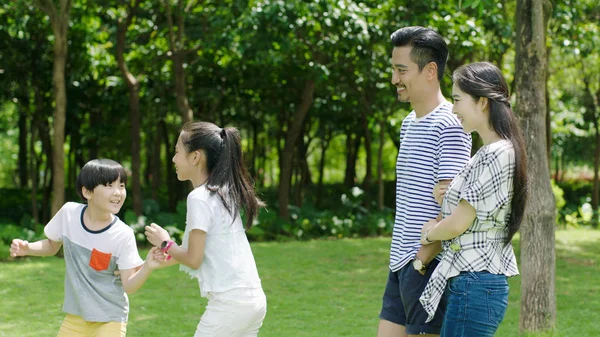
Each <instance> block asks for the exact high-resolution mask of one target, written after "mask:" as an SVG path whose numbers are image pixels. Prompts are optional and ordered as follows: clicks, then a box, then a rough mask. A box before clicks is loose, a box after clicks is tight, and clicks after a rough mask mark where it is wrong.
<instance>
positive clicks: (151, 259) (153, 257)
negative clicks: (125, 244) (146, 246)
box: [145, 247, 167, 270]
mask: <svg viewBox="0 0 600 337" xmlns="http://www.w3.org/2000/svg"><path fill="white" fill-rule="evenodd" d="M166 257H167V254H165V253H163V252H161V251H160V249H159V248H157V247H152V249H150V250H149V251H148V254H147V255H146V261H145V263H146V265H147V266H148V268H149V269H150V270H154V269H159V268H161V267H163V265H164V264H165V261H166Z"/></svg>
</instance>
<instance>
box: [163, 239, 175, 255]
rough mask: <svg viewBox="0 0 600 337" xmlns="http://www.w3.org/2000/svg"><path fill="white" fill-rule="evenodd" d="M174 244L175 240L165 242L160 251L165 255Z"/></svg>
mask: <svg viewBox="0 0 600 337" xmlns="http://www.w3.org/2000/svg"><path fill="white" fill-rule="evenodd" d="M174 243H175V242H174V241H173V240H165V241H163V242H162V244H161V245H160V250H162V252H163V253H166V252H167V251H168V250H169V248H171V246H172V245H173V244H174Z"/></svg>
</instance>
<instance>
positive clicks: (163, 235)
mask: <svg viewBox="0 0 600 337" xmlns="http://www.w3.org/2000/svg"><path fill="white" fill-rule="evenodd" d="M145 230H146V231H145V233H144V234H146V239H147V240H148V242H150V243H151V244H152V245H153V246H155V247H159V248H160V246H161V244H162V243H163V241H169V240H171V236H170V235H169V233H168V232H167V231H166V230H165V229H164V228H162V227H160V226H159V225H157V224H155V223H151V224H150V226H146V227H145Z"/></svg>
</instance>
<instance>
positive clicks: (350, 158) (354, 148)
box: [344, 130, 362, 188]
mask: <svg viewBox="0 0 600 337" xmlns="http://www.w3.org/2000/svg"><path fill="white" fill-rule="evenodd" d="M361 138H362V137H361V135H360V134H355V133H353V132H352V130H349V131H348V133H347V134H346V173H345V175H344V186H346V187H347V188H351V187H353V186H354V184H355V178H356V159H357V157H358V149H359V148H360V141H361Z"/></svg>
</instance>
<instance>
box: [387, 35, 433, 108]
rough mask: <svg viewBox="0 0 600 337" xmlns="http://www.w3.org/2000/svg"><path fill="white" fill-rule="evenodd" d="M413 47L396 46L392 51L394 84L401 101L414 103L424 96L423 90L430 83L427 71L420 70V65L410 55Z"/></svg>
mask: <svg viewBox="0 0 600 337" xmlns="http://www.w3.org/2000/svg"><path fill="white" fill-rule="evenodd" d="M411 51H412V47H410V46H405V47H394V50H393V51H392V60H391V63H392V69H393V73H392V84H393V85H394V86H396V89H397V90H396V92H397V94H398V100H399V101H400V102H411V103H414V102H416V101H418V100H420V99H422V98H421V97H422V96H423V94H422V92H423V91H424V90H423V89H424V88H425V86H427V85H428V81H427V72H426V71H425V70H426V68H427V66H426V67H425V68H424V69H423V71H419V65H418V64H416V63H415V62H413V60H412V59H411V57H410V52H411Z"/></svg>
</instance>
